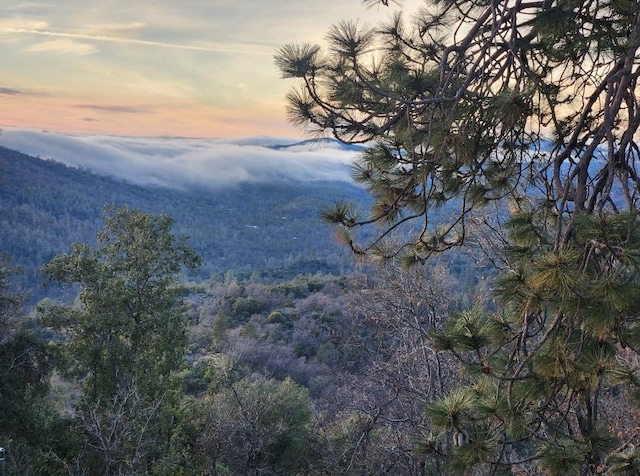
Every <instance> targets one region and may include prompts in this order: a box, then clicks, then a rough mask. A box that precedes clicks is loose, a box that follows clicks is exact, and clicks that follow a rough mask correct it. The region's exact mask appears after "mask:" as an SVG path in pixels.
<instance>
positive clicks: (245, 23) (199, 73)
mask: <svg viewBox="0 0 640 476" xmlns="http://www.w3.org/2000/svg"><path fill="white" fill-rule="evenodd" d="M420 3H421V2H420V0H405V2H404V4H403V5H404V9H405V10H406V11H407V12H410V11H411V8H415V7H416V6H417V5H418V4H420ZM391 12H392V9H391V8H383V7H374V8H366V7H365V6H363V4H362V2H361V1H360V0H322V1H317V0H40V1H38V0H2V1H1V2H0V128H12V127H18V128H32V129H37V130H47V131H55V132H63V133H75V134H112V135H125V136H127V135H128V136H174V137H175V136H181V137H219V138H220V137H224V138H234V137H246V136H254V135H269V136H274V137H294V138H302V137H304V133H303V131H302V130H300V129H297V128H294V127H293V126H291V125H290V124H288V122H287V118H286V110H285V107H286V103H285V95H286V93H287V91H288V90H289V89H290V88H291V87H292V86H293V85H294V84H295V83H294V82H293V81H291V80H283V79H281V78H280V74H279V72H278V71H277V70H276V68H275V66H274V62H273V55H274V53H275V52H276V51H277V49H278V48H280V47H281V46H283V45H284V44H287V43H303V42H312V43H318V44H320V45H323V44H324V37H325V35H326V33H327V31H328V30H329V28H330V27H331V25H333V24H335V23H337V22H338V21H341V20H346V19H350V20H355V21H358V23H359V24H367V25H375V24H377V23H378V22H380V21H382V20H384V19H386V18H388V17H389V15H390V14H391Z"/></svg>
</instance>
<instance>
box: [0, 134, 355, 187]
mask: <svg viewBox="0 0 640 476" xmlns="http://www.w3.org/2000/svg"><path fill="white" fill-rule="evenodd" d="M0 146H2V147H6V148H9V149H13V150H17V151H19V152H22V153H25V154H27V155H31V156H37V157H41V158H43V159H53V160H55V161H57V162H61V163H64V164H66V165H69V166H73V167H82V168H84V169H87V170H90V171H92V172H94V173H97V174H100V175H107V176H113V177H116V178H119V179H124V180H126V181H128V182H130V183H134V184H138V185H156V186H162V187H170V188H189V187H197V188H201V187H207V188H209V187H213V188H220V187H225V186H232V185H237V184H243V183H244V184H246V183H274V182H275V183H278V182H287V181H295V182H305V181H320V180H332V181H335V180H337V181H345V182H351V181H352V179H351V169H350V165H351V163H352V161H353V159H354V158H355V157H356V156H357V154H358V149H357V148H353V147H347V146H343V145H342V144H340V143H338V142H337V141H333V140H330V139H320V140H310V141H299V140H295V139H278V138H273V137H266V136H258V137H249V138H244V139H228V140H225V139H209V138H184V137H126V136H107V135H65V134H59V133H53V132H47V131H37V130H33V129H20V128H15V129H14V128H10V129H5V130H3V131H2V135H0Z"/></svg>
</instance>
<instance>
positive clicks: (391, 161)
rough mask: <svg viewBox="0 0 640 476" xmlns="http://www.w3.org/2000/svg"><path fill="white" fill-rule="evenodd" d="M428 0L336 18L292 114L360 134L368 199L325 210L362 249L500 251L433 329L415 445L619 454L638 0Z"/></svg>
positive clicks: (633, 273)
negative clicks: (439, 370)
mask: <svg viewBox="0 0 640 476" xmlns="http://www.w3.org/2000/svg"><path fill="white" fill-rule="evenodd" d="M367 3H374V2H367ZM378 3H380V2H378ZM435 3H436V4H435V5H428V6H427V7H426V8H425V9H423V10H420V11H419V12H418V13H417V15H416V18H415V19H414V21H413V23H412V24H411V25H412V26H409V25H410V24H409V23H408V22H405V21H404V18H403V17H402V15H396V16H394V17H393V18H392V19H391V20H389V21H387V22H386V23H385V24H383V25H381V26H379V27H377V28H368V27H362V28H361V27H358V26H357V25H356V24H354V23H349V22H342V23H339V24H337V25H336V26H335V27H333V28H332V29H331V30H330V32H329V35H328V48H327V50H326V51H322V50H320V49H314V56H313V58H309V57H308V58H307V59H308V60H309V61H315V62H316V63H315V64H314V65H311V66H310V69H313V77H311V76H310V75H309V74H306V73H304V72H301V73H300V75H298V76H297V78H298V79H297V81H298V86H297V87H298V88H300V89H299V90H298V91H299V92H298V94H299V96H304V97H305V98H307V101H306V103H305V111H307V112H308V111H312V114H303V111H296V108H297V104H296V103H291V104H290V107H291V108H292V110H293V111H294V112H292V113H291V117H292V118H293V122H294V123H296V124H304V125H305V126H306V127H307V128H309V127H311V128H315V129H316V130H317V131H318V132H320V131H322V132H327V131H328V132H329V133H331V134H333V135H334V136H335V137H338V138H340V139H341V140H343V141H345V142H362V143H369V144H370V147H369V148H368V149H367V151H366V152H364V153H363V154H362V155H361V156H360V158H359V159H358V161H357V162H356V164H355V167H354V178H355V179H356V181H358V182H359V183H362V184H363V185H364V186H365V187H366V188H367V190H368V192H369V193H370V195H371V196H372V198H373V205H372V206H371V210H370V212H369V213H368V214H366V213H363V214H359V213H356V211H355V208H354V207H351V206H349V205H346V204H345V202H342V203H339V204H337V205H336V206H335V207H334V209H333V210H327V211H325V212H324V213H323V217H324V218H325V220H327V221H329V222H331V223H333V224H334V225H336V226H337V227H338V233H339V235H340V236H341V237H342V241H343V242H344V243H345V244H346V245H347V246H349V247H350V248H351V249H352V250H353V251H354V252H356V253H357V254H358V255H360V256H362V255H372V256H373V257H375V258H387V259H389V258H396V257H399V258H400V260H401V261H402V262H403V263H405V264H406V265H411V264H413V265H416V264H419V263H424V262H425V260H427V259H430V258H431V257H432V256H433V255H434V254H435V253H438V252H442V251H445V250H447V249H450V248H452V247H456V246H459V245H462V244H472V245H475V244H478V245H479V247H478V248H475V250H478V252H479V253H480V252H484V253H485V254H486V256H487V258H488V259H489V260H490V261H491V262H492V263H495V264H496V265H498V266H499V267H500V269H499V274H498V276H497V279H496V280H495V281H494V282H493V286H492V288H493V290H494V293H493V297H494V299H495V301H494V302H491V303H489V304H490V309H483V308H481V307H475V308H473V309H471V310H469V311H465V312H462V313H459V314H456V315H453V316H451V318H450V321H449V322H448V323H447V324H446V325H444V326H442V327H441V328H439V329H432V330H431V331H430V342H431V346H432V348H433V349H435V350H436V351H439V352H440V353H441V354H447V355H451V356H453V357H455V359H456V360H457V361H458V369H459V372H460V373H459V375H460V384H459V388H458V389H456V390H454V391H452V392H450V393H449V394H448V395H446V396H441V397H440V399H439V400H438V401H436V402H435V403H433V404H429V405H428V406H427V415H428V416H429V417H430V418H431V424H432V425H433V426H434V428H433V429H432V435H434V437H432V438H430V440H429V441H430V443H429V445H425V446H424V448H427V447H429V448H430V449H431V451H432V452H434V453H436V454H439V455H446V457H447V458H448V460H449V463H450V466H449V468H450V469H449V470H450V471H452V472H454V473H462V472H463V471H468V472H469V473H470V474H473V472H474V471H476V472H478V473H484V472H485V471H486V472H487V473H489V474H490V473H491V472H492V471H498V470H504V471H514V472H518V471H525V472H527V473H528V474H529V473H532V472H535V471H542V472H545V473H547V474H596V473H597V474H600V473H604V472H607V471H610V470H611V471H613V470H614V468H615V470H623V469H622V468H627V467H628V468H632V467H633V464H635V463H633V456H632V453H633V452H630V451H628V450H626V449H625V448H626V446H625V445H627V444H630V443H629V442H630V441H633V442H634V444H637V443H640V441H638V438H637V435H636V436H629V440H628V442H625V443H624V444H622V445H621V442H620V441H618V438H620V439H622V438H623V435H625V434H626V433H628V431H625V430H628V428H627V427H626V426H625V423H621V422H620V421H618V420H616V417H615V416H614V415H612V413H610V412H609V411H608V410H607V409H606V407H607V406H611V405H612V404H613V403H614V400H613V399H612V397H611V395H612V394H613V393H612V392H613V391H614V389H615V391H625V392H629V393H630V394H631V395H635V394H637V391H636V390H637V388H638V381H637V378H638V375H637V367H636V366H635V364H636V361H635V359H634V358H632V357H630V352H638V350H640V341H639V340H638V337H639V336H640V333H639V332H638V327H639V326H638V325H637V324H636V321H637V316H638V315H640V303H639V301H638V299H637V297H638V296H640V266H639V265H640V261H639V259H638V258H639V256H640V254H639V253H640V236H639V230H640V227H639V226H638V224H639V223H638V195H639V193H640V188H639V185H638V184H639V182H638V180H637V178H638V177H637V173H636V172H635V171H636V170H637V168H638V162H639V160H640V154H638V150H637V145H636V140H637V137H638V128H639V127H640V122H639V121H636V120H634V119H633V118H634V117H635V112H634V111H636V110H637V109H638V108H639V107H640V104H639V103H638V98H637V97H636V93H635V88H636V86H635V84H636V82H637V79H638V76H639V75H640V68H638V62H637V56H638V50H639V48H640V42H639V41H638V38H640V16H639V15H638V6H637V4H636V3H634V2H626V3H625V2H619V1H617V0H616V1H613V0H604V1H597V2H587V1H574V2H568V3H567V2H564V1H551V2H542V3H535V4H534V3H530V2H515V3H514V2H507V1H498V2H491V3H490V4H489V3H487V2H477V1H475V0H451V1H446V2H435ZM382 4H384V5H386V4H387V2H382ZM365 51H366V53H365ZM299 54H300V52H299V50H297V49H296V48H293V47H291V46H288V47H285V48H282V49H281V50H279V51H278V52H277V53H276V64H277V66H278V67H279V68H281V69H283V70H286V68H287V66H289V67H290V66H291V65H292V64H295V62H296V61H297V60H298V59H299ZM313 66H317V67H316V68H315V69H314V68H313ZM288 77H291V76H288ZM418 78H419V79H418ZM359 229H364V230H366V232H365V233H360V236H358V235H357V234H356V230H359ZM394 240H395V241H394ZM622 382H624V384H623V383H622ZM620 427H622V428H620ZM618 453H619V454H618ZM625 465H628V466H625Z"/></svg>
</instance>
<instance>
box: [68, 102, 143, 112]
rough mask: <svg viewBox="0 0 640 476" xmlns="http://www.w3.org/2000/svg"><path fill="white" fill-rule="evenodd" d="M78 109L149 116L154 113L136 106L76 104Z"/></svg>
mask: <svg viewBox="0 0 640 476" xmlns="http://www.w3.org/2000/svg"><path fill="white" fill-rule="evenodd" d="M75 107H77V108H80V109H91V110H94V111H100V112H117V113H124V114H149V113H153V112H154V111H153V110H151V109H147V108H144V107H136V106H118V105H115V106H114V105H105V104H78V105H77V106H75Z"/></svg>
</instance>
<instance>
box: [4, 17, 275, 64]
mask: <svg viewBox="0 0 640 476" xmlns="http://www.w3.org/2000/svg"><path fill="white" fill-rule="evenodd" d="M39 24H41V25H42V23H39ZM45 25H46V26H48V24H47V23H44V24H43V26H45ZM2 32H5V33H14V34H15V33H21V34H29V35H39V36H50V37H57V38H62V39H68V40H85V41H96V42H108V43H122V44H133V45H143V46H154V47H158V48H171V49H181V50H193V51H208V52H212V53H232V54H249V55H269V56H271V55H273V51H272V49H271V48H262V49H259V48H256V45H255V44H246V45H243V44H234V45H227V44H224V45H215V44H210V45H190V44H182V43H172V42H165V41H154V40H142V39H139V38H127V37H123V36H113V35H99V34H91V33H69V32H60V31H53V30H50V29H44V28H29V27H25V26H24V25H19V26H6V25H4V24H2V23H0V33H2Z"/></svg>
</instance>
